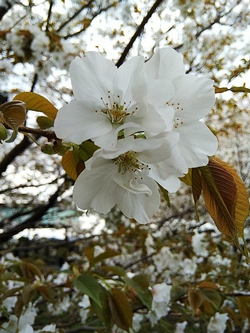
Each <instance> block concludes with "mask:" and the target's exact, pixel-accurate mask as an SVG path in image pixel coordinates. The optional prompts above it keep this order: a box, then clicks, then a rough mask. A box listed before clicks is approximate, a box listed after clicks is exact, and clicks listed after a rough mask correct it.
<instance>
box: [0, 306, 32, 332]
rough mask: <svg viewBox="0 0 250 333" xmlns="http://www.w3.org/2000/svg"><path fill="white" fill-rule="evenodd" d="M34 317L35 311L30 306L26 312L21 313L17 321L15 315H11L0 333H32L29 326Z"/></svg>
mask: <svg viewBox="0 0 250 333" xmlns="http://www.w3.org/2000/svg"><path fill="white" fill-rule="evenodd" d="M36 315H37V313H36V309H35V308H34V307H32V305H30V306H29V308H28V309H27V310H25V311H23V313H22V314H21V316H20V318H19V320H18V318H17V317H16V316H15V315H11V316H10V317H9V321H8V322H7V323H4V324H2V326H1V328H0V333H7V332H8V333H16V332H18V333H33V332H34V330H33V328H32V326H31V325H33V324H34V321H35V317H36Z"/></svg>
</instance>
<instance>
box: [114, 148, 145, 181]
mask: <svg viewBox="0 0 250 333" xmlns="http://www.w3.org/2000/svg"><path fill="white" fill-rule="evenodd" d="M115 164H116V165H118V168H119V172H121V173H122V174H125V172H126V171H130V172H133V173H136V174H137V175H140V176H141V173H142V172H143V171H144V170H147V169H148V170H150V167H149V165H148V164H145V163H143V162H141V161H140V160H139V159H138V158H137V157H136V153H135V152H134V151H128V152H126V153H124V154H122V155H120V156H118V157H117V159H116V160H115ZM140 178H141V179H143V177H140ZM135 179H136V177H135Z"/></svg>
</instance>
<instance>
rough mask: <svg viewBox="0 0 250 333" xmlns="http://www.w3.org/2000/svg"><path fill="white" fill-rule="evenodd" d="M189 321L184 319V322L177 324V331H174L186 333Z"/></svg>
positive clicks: (175, 332)
mask: <svg viewBox="0 0 250 333" xmlns="http://www.w3.org/2000/svg"><path fill="white" fill-rule="evenodd" d="M187 323H188V322H187V321H184V322H183V323H177V324H176V325H175V331H174V333H184V332H185V328H186V326H187Z"/></svg>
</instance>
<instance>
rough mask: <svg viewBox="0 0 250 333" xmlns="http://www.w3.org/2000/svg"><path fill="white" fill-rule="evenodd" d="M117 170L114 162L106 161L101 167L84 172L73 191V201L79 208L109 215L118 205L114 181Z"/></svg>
mask: <svg viewBox="0 0 250 333" xmlns="http://www.w3.org/2000/svg"><path fill="white" fill-rule="evenodd" d="M116 169H117V167H116V166H115V165H114V164H113V162H112V161H109V160H108V161H107V160H106V163H105V164H104V165H102V166H100V167H95V168H93V169H91V170H86V169H85V170H83V172H82V173H81V174H80V176H79V177H78V178H77V180H76V182H75V185H74V189H73V199H74V201H75V203H76V204H77V206H78V207H79V208H81V209H90V208H93V209H95V210H96V211H98V212H99V213H103V214H107V213H108V212H109V211H110V209H111V208H113V207H114V206H115V204H116V190H117V185H116V183H115V182H114V181H113V179H112V173H113V172H115V170H116Z"/></svg>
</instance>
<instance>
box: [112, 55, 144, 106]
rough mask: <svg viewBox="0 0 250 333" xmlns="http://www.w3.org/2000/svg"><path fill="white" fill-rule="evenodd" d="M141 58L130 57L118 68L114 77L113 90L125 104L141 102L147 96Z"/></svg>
mask: <svg viewBox="0 0 250 333" xmlns="http://www.w3.org/2000/svg"><path fill="white" fill-rule="evenodd" d="M143 67H144V59H143V57H132V58H130V59H129V60H128V61H126V62H125V63H124V64H123V65H122V66H121V67H119V68H118V70H117V72H116V75H115V77H114V90H115V92H117V93H118V94H120V95H122V100H123V101H125V102H129V101H131V102H133V101H140V100H142V99H143V98H144V97H145V96H146V94H147V81H146V76H145V73H144V71H143Z"/></svg>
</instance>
